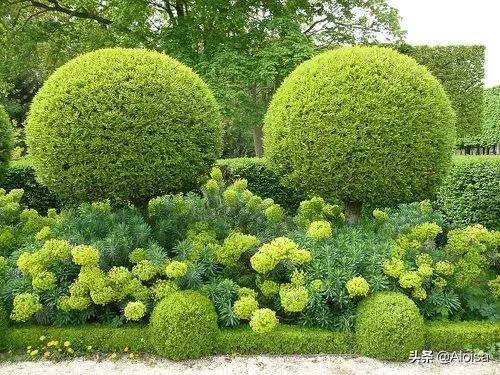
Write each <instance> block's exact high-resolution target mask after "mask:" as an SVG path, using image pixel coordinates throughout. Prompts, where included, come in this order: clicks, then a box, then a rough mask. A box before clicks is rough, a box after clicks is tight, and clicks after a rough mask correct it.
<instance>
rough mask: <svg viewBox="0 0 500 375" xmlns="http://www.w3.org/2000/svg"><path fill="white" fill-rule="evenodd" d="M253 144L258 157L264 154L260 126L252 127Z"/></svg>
mask: <svg viewBox="0 0 500 375" xmlns="http://www.w3.org/2000/svg"><path fill="white" fill-rule="evenodd" d="M252 133H253V146H254V149H255V156H257V157H258V158H260V157H262V155H264V148H263V147H262V127H260V126H259V127H256V128H253V131H252Z"/></svg>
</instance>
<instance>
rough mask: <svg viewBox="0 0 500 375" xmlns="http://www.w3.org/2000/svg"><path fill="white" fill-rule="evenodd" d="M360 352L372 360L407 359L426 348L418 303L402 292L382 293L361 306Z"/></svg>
mask: <svg viewBox="0 0 500 375" xmlns="http://www.w3.org/2000/svg"><path fill="white" fill-rule="evenodd" d="M355 331H356V344H357V349H358V350H359V351H360V353H362V354H366V355H368V356H370V357H375V358H380V359H390V360H407V359H408V358H409V356H410V353H411V351H412V350H418V351H420V350H422V348H423V346H424V320H423V318H422V316H421V315H420V312H419V310H418V307H417V306H416V305H415V303H414V302H413V301H412V300H411V299H409V298H408V297H407V296H405V295H404V294H402V293H398V292H379V293H375V294H373V295H371V296H369V297H368V298H365V299H364V300H363V301H361V303H360V304H359V306H358V310H357V317H356V322H355Z"/></svg>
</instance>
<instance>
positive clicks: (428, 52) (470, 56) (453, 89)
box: [393, 44, 487, 144]
mask: <svg viewBox="0 0 500 375" xmlns="http://www.w3.org/2000/svg"><path fill="white" fill-rule="evenodd" d="M393 47H394V48H395V49H396V50H397V51H399V52H401V53H404V54H405V55H408V56H410V57H413V58H414V59H415V60H417V62H418V63H419V64H422V65H424V66H425V67H427V68H428V69H429V70H430V72H431V73H432V75H433V76H434V77H436V78H437V79H438V80H439V81H440V82H441V84H442V85H443V88H444V91H446V94H448V96H449V98H450V100H451V105H452V107H453V110H454V111H455V112H456V116H457V121H456V129H457V143H458V144H462V143H463V142H468V141H467V139H470V138H474V136H477V135H478V134H480V133H481V129H482V127H483V108H484V105H483V79H484V59H485V54H484V53H485V47H484V46H481V45H453V46H425V45H420V46H410V45H407V44H396V45H395V46H393ZM486 111H487V109H486ZM486 111H485V112H486Z"/></svg>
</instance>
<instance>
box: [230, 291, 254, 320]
mask: <svg viewBox="0 0 500 375" xmlns="http://www.w3.org/2000/svg"><path fill="white" fill-rule="evenodd" d="M258 308H259V304H258V302H257V300H256V299H255V298H254V297H251V296H246V297H240V299H238V300H237V301H236V302H235V303H234V306H233V311H234V314H235V315H236V316H237V317H238V318H239V319H247V320H249V319H250V318H251V317H252V314H253V313H254V312H255V311H256V310H257V309H258Z"/></svg>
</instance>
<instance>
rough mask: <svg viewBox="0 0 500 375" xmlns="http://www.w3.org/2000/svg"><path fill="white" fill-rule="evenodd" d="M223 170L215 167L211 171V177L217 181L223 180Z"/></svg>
mask: <svg viewBox="0 0 500 375" xmlns="http://www.w3.org/2000/svg"><path fill="white" fill-rule="evenodd" d="M222 177H223V176H222V171H221V170H220V168H218V167H213V168H212V170H211V171H210V178H212V179H214V180H215V181H217V182H222Z"/></svg>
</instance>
